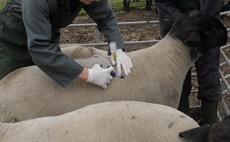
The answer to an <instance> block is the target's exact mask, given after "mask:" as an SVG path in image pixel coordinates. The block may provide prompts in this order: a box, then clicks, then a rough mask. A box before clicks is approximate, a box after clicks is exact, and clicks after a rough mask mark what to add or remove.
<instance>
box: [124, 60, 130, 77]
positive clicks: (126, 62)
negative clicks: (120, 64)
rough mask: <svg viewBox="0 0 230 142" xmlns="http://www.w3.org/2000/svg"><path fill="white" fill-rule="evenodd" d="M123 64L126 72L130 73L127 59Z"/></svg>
mask: <svg viewBox="0 0 230 142" xmlns="http://www.w3.org/2000/svg"><path fill="white" fill-rule="evenodd" d="M125 66H126V69H127V72H128V74H130V72H131V70H130V68H131V67H130V64H129V61H128V60H126V61H125Z"/></svg>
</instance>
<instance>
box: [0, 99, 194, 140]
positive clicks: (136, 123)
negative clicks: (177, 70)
mask: <svg viewBox="0 0 230 142" xmlns="http://www.w3.org/2000/svg"><path fill="white" fill-rule="evenodd" d="M195 127H198V124H197V123H196V121H194V120H193V119H192V118H190V117H189V116H187V115H185V114H183V113H182V112H180V111H178V110H176V109H174V108H171V107H168V106H164V105H160V104H151V103H145V102H137V101H117V102H104V103H98V104H94V105H89V106H86V107H84V108H81V109H79V110H75V111H72V112H69V113H65V114H63V115H59V116H50V117H42V118H36V119H30V120H26V121H22V122H17V123H2V122H0V142H37V141H42V142H73V141H74V142H123V141H125V142H150V141H151V142H160V141H163V142H185V141H186V140H183V139H181V138H180V137H179V136H178V133H179V132H181V131H185V130H187V129H192V128H195Z"/></svg>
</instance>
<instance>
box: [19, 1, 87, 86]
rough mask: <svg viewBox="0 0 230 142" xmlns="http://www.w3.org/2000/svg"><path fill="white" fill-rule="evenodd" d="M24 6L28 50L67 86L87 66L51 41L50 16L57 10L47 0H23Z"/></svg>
mask: <svg viewBox="0 0 230 142" xmlns="http://www.w3.org/2000/svg"><path fill="white" fill-rule="evenodd" d="M54 4H55V3H54ZM21 6H22V17H23V22H24V25H25V29H26V33H27V39H28V50H29V52H30V54H31V56H32V59H33V61H34V63H35V64H36V65H37V66H38V67H39V68H40V69H41V70H42V71H44V72H45V73H46V74H47V75H48V76H50V77H51V78H52V79H54V80H55V81H56V82H57V83H59V84H60V85H62V86H67V85H68V84H69V83H70V82H72V81H73V80H74V79H75V78H76V77H77V76H78V75H79V74H80V73H81V72H82V71H83V67H82V66H81V65H79V64H78V63H77V62H75V61H74V60H73V59H71V58H69V57H67V56H66V55H64V54H63V53H62V52H61V51H60V47H59V44H58V43H52V42H51V38H52V30H51V28H52V26H51V24H50V19H49V16H50V12H51V10H52V8H53V7H52V6H51V5H49V4H48V2H47V0H23V1H21ZM53 6H55V5H53Z"/></svg>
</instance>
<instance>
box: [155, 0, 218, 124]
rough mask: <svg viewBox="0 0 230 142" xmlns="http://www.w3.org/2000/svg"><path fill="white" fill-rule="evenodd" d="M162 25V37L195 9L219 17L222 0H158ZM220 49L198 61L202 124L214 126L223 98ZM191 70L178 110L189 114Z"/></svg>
mask: <svg viewBox="0 0 230 142" xmlns="http://www.w3.org/2000/svg"><path fill="white" fill-rule="evenodd" d="M155 2H156V6H157V11H158V15H159V22H160V34H161V36H162V37H164V36H165V35H166V34H167V33H168V32H169V30H170V28H171V25H172V23H173V21H174V19H175V18H176V17H177V16H180V15H183V14H186V13H188V12H189V11H191V10H199V11H201V12H202V13H204V14H206V15H208V16H212V17H215V18H219V14H220V10H221V1H220V0H156V1H155ZM219 50H220V47H216V48H214V49H212V50H210V51H209V52H207V53H205V54H204V55H202V57H200V58H199V59H198V60H197V61H196V62H195V67H196V72H197V79H198V84H199V89H198V99H200V100H201V114H202V116H203V122H200V125H204V124H212V123H215V122H216V121H217V108H218V101H219V100H220V99H221V97H222V91H221V84H220V77H219V72H218V70H219V53H220V51H219ZM191 86H192V85H191V69H190V70H189V71H188V73H187V75H186V77H185V80H184V84H183V89H182V94H181V99H180V103H179V106H178V109H179V110H180V111H182V112H184V113H186V114H188V115H189V94H190V92H191Z"/></svg>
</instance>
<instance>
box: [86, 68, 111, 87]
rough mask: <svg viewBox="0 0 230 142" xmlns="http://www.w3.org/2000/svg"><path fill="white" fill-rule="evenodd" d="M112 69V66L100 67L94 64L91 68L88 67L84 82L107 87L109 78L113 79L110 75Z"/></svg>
mask: <svg viewBox="0 0 230 142" xmlns="http://www.w3.org/2000/svg"><path fill="white" fill-rule="evenodd" d="M113 69H114V68H113V67H109V68H106V69H105V68H102V67H101V66H100V65H99V64H95V65H94V66H93V68H92V69H88V71H89V75H88V79H87V80H86V82H89V83H93V84H95V85H98V86H101V87H102V88H104V89H105V88H107V84H109V83H110V80H112V79H113V77H112V76H111V75H110V72H111V71H112V70H113Z"/></svg>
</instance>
